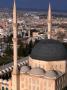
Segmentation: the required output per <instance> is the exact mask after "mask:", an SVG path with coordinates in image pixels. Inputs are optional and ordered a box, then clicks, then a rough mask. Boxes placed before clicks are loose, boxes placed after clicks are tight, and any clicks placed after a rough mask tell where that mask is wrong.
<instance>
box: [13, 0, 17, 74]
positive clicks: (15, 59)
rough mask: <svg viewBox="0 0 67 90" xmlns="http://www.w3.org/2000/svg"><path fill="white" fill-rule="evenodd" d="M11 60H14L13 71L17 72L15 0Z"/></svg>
mask: <svg viewBox="0 0 67 90" xmlns="http://www.w3.org/2000/svg"><path fill="white" fill-rule="evenodd" d="M13 60H14V67H13V71H14V73H16V72H17V70H18V69H17V15H16V0H14V6H13Z"/></svg>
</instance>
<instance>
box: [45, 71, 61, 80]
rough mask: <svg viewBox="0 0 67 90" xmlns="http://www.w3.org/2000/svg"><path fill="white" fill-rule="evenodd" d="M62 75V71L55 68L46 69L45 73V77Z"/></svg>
mask: <svg viewBox="0 0 67 90" xmlns="http://www.w3.org/2000/svg"><path fill="white" fill-rule="evenodd" d="M61 75H62V72H60V71H55V70H48V71H46V73H45V77H47V78H54V79H55V78H58V77H59V76H61Z"/></svg>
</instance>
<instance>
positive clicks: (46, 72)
mask: <svg viewBox="0 0 67 90" xmlns="http://www.w3.org/2000/svg"><path fill="white" fill-rule="evenodd" d="M13 48H14V49H13V51H14V56H13V59H14V66H13V71H12V75H11V79H9V80H8V81H6V80H2V79H1V80H0V90H66V86H67V51H66V48H65V47H64V45H63V44H62V43H61V42H59V41H57V40H53V39H51V7H50V5H49V10H48V39H46V40H41V41H40V42H39V43H38V44H37V45H36V46H35V47H34V49H33V50H32V53H31V55H30V56H29V59H28V60H27V61H26V62H25V63H24V65H22V67H21V66H20V69H18V63H17V19H16V4H15V0H14V9H13Z"/></svg>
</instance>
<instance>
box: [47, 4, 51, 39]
mask: <svg viewBox="0 0 67 90" xmlns="http://www.w3.org/2000/svg"><path fill="white" fill-rule="evenodd" d="M50 38H51V5H50V3H49V8H48V39H50Z"/></svg>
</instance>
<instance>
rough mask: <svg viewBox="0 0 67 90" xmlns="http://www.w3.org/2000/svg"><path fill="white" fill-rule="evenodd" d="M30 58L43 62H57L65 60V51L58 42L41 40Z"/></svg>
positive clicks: (66, 54)
mask: <svg viewBox="0 0 67 90" xmlns="http://www.w3.org/2000/svg"><path fill="white" fill-rule="evenodd" d="M30 57H31V58H32V59H37V60H43V61H58V60H66V59H67V50H66V48H65V46H64V45H63V44H62V43H61V42H60V41H58V40H53V39H46V40H41V41H40V42H39V43H38V44H37V45H35V47H34V48H33V50H32V52H31V55H30Z"/></svg>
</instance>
